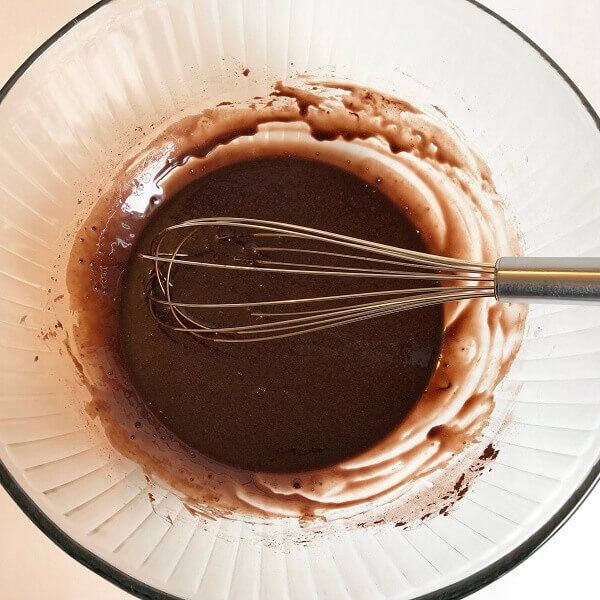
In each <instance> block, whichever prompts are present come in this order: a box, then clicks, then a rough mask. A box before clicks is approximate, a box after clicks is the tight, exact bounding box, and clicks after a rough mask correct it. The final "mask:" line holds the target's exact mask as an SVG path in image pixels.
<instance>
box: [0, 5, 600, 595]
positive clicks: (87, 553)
mask: <svg viewBox="0 0 600 600" xmlns="http://www.w3.org/2000/svg"><path fill="white" fill-rule="evenodd" d="M114 1H115V0H99V1H98V2H96V3H95V4H93V5H92V6H90V7H89V8H87V9H86V10H84V11H83V12H82V13H81V14H79V15H78V16H76V17H75V18H73V19H71V20H70V21H69V22H68V23H66V24H65V25H64V26H63V27H61V28H60V29H59V30H58V31H57V32H56V33H54V34H53V35H52V36H50V37H49V38H48V39H47V40H46V41H45V42H44V43H43V44H41V45H40V46H39V47H38V48H37V49H36V50H35V51H34V52H33V53H32V54H31V55H30V56H29V57H28V58H27V59H25V61H24V62H23V63H22V64H21V65H20V66H19V67H18V68H17V70H16V71H15V72H14V73H13V74H12V75H11V77H9V79H8V80H7V81H6V83H5V84H4V85H3V86H2V88H1V89H0V103H2V101H3V100H4V99H5V98H6V96H7V95H8V93H9V92H10V90H11V89H12V88H13V86H14V85H15V84H16V83H17V81H18V80H19V79H20V78H21V77H22V76H23V75H24V74H25V73H26V71H27V70H28V69H29V68H30V67H31V65H33V63H34V62H35V61H36V60H37V59H38V58H39V57H40V56H42V54H44V53H45V52H46V51H47V50H48V49H49V48H50V47H51V46H53V45H54V44H55V42H57V41H58V40H59V39H60V38H62V37H63V36H64V35H66V34H67V33H68V32H69V31H70V30H71V29H73V28H74V27H75V26H76V25H77V24H79V23H80V22H81V21H83V20H85V19H87V18H88V17H90V16H91V15H93V14H94V13H96V11H98V10H99V9H100V8H102V7H103V6H105V5H107V4H109V3H112V2H114ZM460 1H464V2H467V3H468V4H471V5H472V6H473V7H475V8H477V9H479V10H481V11H482V12H484V13H486V14H487V15H488V16H490V17H491V18H493V19H496V20H497V21H498V22H499V23H500V24H501V25H504V26H505V27H507V28H508V29H509V30H510V31H512V32H513V33H514V34H516V35H517V36H518V37H520V38H521V39H522V40H523V41H524V42H525V43H526V44H528V45H529V46H531V48H533V50H535V51H536V52H537V53H538V54H539V56H540V57H541V58H542V60H544V61H545V62H546V63H548V65H549V66H550V67H552V68H553V69H554V70H555V71H556V73H557V74H558V75H559V76H560V77H561V78H562V79H563V80H564V82H565V83H566V84H567V85H568V86H569V87H570V88H571V90H572V91H573V92H574V94H575V95H576V96H577V98H578V99H579V101H580V102H581V104H582V105H583V108H584V109H585V110H586V111H587V113H588V114H589V115H590V117H591V118H592V121H593V122H594V124H595V125H596V128H597V129H598V131H599V132H600V116H599V115H598V113H597V112H596V111H595V110H594V108H593V106H592V104H591V103H590V102H589V100H588V99H587V98H586V97H585V95H584V94H583V92H582V91H581V90H580V89H579V88H578V87H577V85H576V84H575V83H574V82H573V80H572V79H571V78H570V77H569V76H568V75H567V74H566V73H565V71H564V70H563V69H562V68H561V67H560V66H559V65H558V64H557V63H556V61H555V60H554V59H552V58H551V57H550V56H549V55H548V54H547V53H546V52H545V51H544V50H543V49H542V48H541V47H540V46H538V44H536V43H535V42H534V41H533V40H532V39H531V38H530V37H529V36H527V35H526V34H525V33H523V32H522V31H521V30H520V29H518V28H517V27H515V26H514V25H513V24H512V23H511V22H510V21H508V20H507V19H505V18H504V17H501V16H500V15H499V14H497V13H496V12H494V11H493V10H491V9H490V8H488V7H487V6H484V5H483V4H481V2H479V1H478V0H460ZM598 481H600V459H598V460H597V461H596V462H595V464H594V465H593V466H592V468H591V469H590V471H589V472H588V474H587V475H586V477H585V479H584V481H583V483H581V484H580V485H579V486H578V487H577V489H576V490H575V491H574V492H573V493H572V494H571V496H570V497H569V498H568V499H567V501H566V502H565V503H564V504H563V505H562V506H561V507H560V508H559V509H558V510H557V511H556V512H555V513H554V515H552V517H551V518H550V519H549V520H548V521H547V522H546V523H545V524H544V525H542V526H541V527H540V528H539V529H538V530H537V531H535V532H534V533H533V534H532V535H531V536H530V537H529V538H528V539H527V540H525V541H524V542H522V543H521V544H520V545H519V546H517V547H516V548H514V549H513V550H511V551H510V552H509V553H507V554H506V555H505V556H503V557H501V558H500V559H498V560H496V561H494V562H493V563H491V564H490V565H488V566H486V567H484V568H483V569H480V570H479V571H477V572H475V573H472V574H471V575H468V576H467V577H464V578H463V579H461V580H460V581H457V582H455V583H452V584H450V585H448V586H445V587H443V588H440V589H439V590H437V591H433V592H429V593H426V594H424V595H421V596H418V597H417V598H415V599H414V600H459V599H460V598H464V597H465V596H468V595H470V594H472V593H474V592H476V591H477V590H480V589H481V588H483V587H485V586H487V585H488V584H490V583H492V582H493V581H495V580H496V579H499V578H500V577H502V576H503V575H505V574H506V573H508V572H509V571H511V570H512V569H514V568H515V567H516V566H518V565H519V564H521V563H522V562H523V561H524V560H525V559H526V558H528V557H529V556H531V555H532V554H533V553H534V552H536V551H537V550H539V549H540V548H541V547H542V546H543V545H544V544H545V543H546V542H547V541H548V540H550V539H551V538H552V537H553V536H554V535H555V534H556V533H557V532H558V531H559V530H560V529H561V528H562V526H563V525H564V524H565V523H566V522H567V521H568V520H569V519H570V518H571V517H572V516H573V514H574V513H575V511H576V510H577V509H578V508H579V507H580V506H581V504H582V503H583V501H584V500H585V499H586V498H587V497H588V496H589V494H590V493H591V491H592V490H593V489H594V487H595V486H596V484H597V483H598ZM0 484H1V485H2V486H3V487H4V489H5V490H6V491H7V492H8V494H9V496H10V497H11V498H12V499H13V500H14V501H15V502H16V503H17V505H18V506H19V508H20V509H21V510H22V511H23V512H24V513H25V515H26V516H27V517H29V519H30V520H31V521H32V522H33V523H34V525H36V526H37V527H38V529H40V531H42V533H44V534H45V535H46V536H47V537H48V538H49V539H50V540H52V541H53V542H54V543H55V544H56V545H57V546H58V547H59V548H61V549H62V550H64V551H65V552H66V553H67V554H68V555H69V556H71V557H72V558H74V559H75V560H76V561H77V562H79V563H80V564H82V565H84V566H85V567H87V568H88V569H90V570H91V571H93V572H94V573H96V574H97V575H100V576H101V577H103V578H104V579H106V580H107V581H110V582H111V583H113V584H114V585H116V586H117V587H119V588H121V589H122V590H124V591H126V592H129V593H130V594H132V595H133V596H136V597H137V598H141V599H143V600H181V598H180V597H179V596H174V595H172V594H169V593H168V592H163V591H162V590H159V589H158V588H155V587H153V586H151V585H148V584H146V583H143V582H142V581H140V580H138V579H136V578H135V577H132V576H131V575H128V574H127V573H125V572H124V571H121V570H120V569H118V568H116V567H115V566H113V565H112V564H110V563H109V562H108V561H106V560H104V559H102V558H100V557H99V556H98V555H96V554H95V553H94V552H92V551H91V550H88V549H87V548H85V547H84V546H82V545H81V544H80V543H79V542H77V541H75V540H74V539H73V538H71V537H70V536H69V535H68V534H67V533H66V532H64V531H63V530H62V529H61V528H60V527H59V526H58V525H57V524H56V523H54V521H52V519H50V517H48V516H47V515H46V514H45V513H44V512H43V510H42V509H41V508H40V507H39V506H38V505H37V504H36V503H35V502H34V501H33V500H32V499H31V497H30V496H29V495H28V494H27V493H26V492H25V490H24V489H23V488H22V487H21V486H20V485H19V483H18V482H17V481H16V479H15V478H14V477H13V476H12V475H11V473H10V471H9V470H8V468H7V467H6V465H5V464H4V463H3V461H2V460H1V459H0Z"/></svg>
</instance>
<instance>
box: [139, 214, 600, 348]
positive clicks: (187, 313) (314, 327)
mask: <svg viewBox="0 0 600 600" xmlns="http://www.w3.org/2000/svg"><path fill="white" fill-rule="evenodd" d="M139 256H140V257H142V258H143V259H146V260H149V261H151V262H152V263H153V268H152V271H151V275H150V278H149V280H148V285H147V289H146V297H147V300H148V305H149V307H150V311H151V313H152V315H153V316H154V318H155V319H156V320H157V321H158V322H159V323H160V324H161V325H163V326H164V327H167V328H170V329H173V330H176V331H185V332H187V333H190V334H192V335H195V336H197V337H200V338H203V339H209V340H213V341H218V342H252V341H261V340H262V341H264V340H272V339H276V338H283V337H289V336H295V335H300V334H304V333H309V332H314V331H318V330H323V329H328V328H331V327H338V326H341V325H346V324H350V323H355V322H358V321H363V320H365V319H372V318H374V317H380V316H383V315H389V314H391V313H396V312H401V311H405V310H409V309H416V308H422V307H426V306H431V305H435V304H440V303H444V302H453V301H461V300H471V299H475V298H487V297H495V298H496V299H497V300H498V301H500V302H525V303H534V302H557V303H566V304H571V303H579V302H600V258H526V257H517V258H500V259H499V260H498V261H496V263H495V264H492V263H485V262H471V261H463V260H457V259H454V258H448V257H443V256H435V255H432V254H426V253H422V252H415V251H411V250H405V249H402V248H395V247H393V246H387V245H384V244H378V243H375V242H370V241H366V240H361V239H357V238H353V237H348V236H345V235H340V234H336V233H331V232H328V231H320V230H318V229H312V228H309V227H300V226H297V225H291V224H288V223H278V222H273V221H263V220H257V219H243V218H229V217H223V218H203V219H192V220H189V221H185V222H183V223H180V224H177V225H173V226H171V227H167V228H166V229H163V230H162V231H161V232H160V233H159V234H158V235H157V236H156V237H155V238H154V240H153V243H152V247H151V250H150V253H148V254H143V253H140V254H139ZM207 256H208V257H209V258H210V260H209V259H208V258H207ZM190 269H204V270H211V269H212V270H214V269H225V270H230V271H234V272H235V273H236V274H238V275H240V276H241V274H242V273H243V272H246V273H263V274H267V275H271V276H272V275H273V274H277V277H285V276H287V275H289V276H290V277H308V276H312V277H314V276H317V277H337V278H363V279H366V278H368V279H371V280H386V281H387V282H388V285H389V282H398V283H396V284H395V287H396V288H397V289H377V290H374V291H364V292H359V293H357V292H353V293H346V294H343V293H340V294H335V295H321V296H318V295H317V296H314V297H306V298H295V297H292V298H280V299H273V298H269V299H266V300H261V299H260V298H259V297H258V295H259V289H257V290H256V298H252V299H251V300H249V301H247V298H245V299H244V301H242V302H212V303H211V302H198V301H194V298H188V297H186V293H184V292H186V290H182V289H179V285H184V283H185V282H186V281H187V283H185V286H186V287H188V288H189V281H190V279H189V277H190ZM182 272H185V273H187V275H186V279H183V278H182V279H181V282H179V280H180V278H181V277H182V275H181V273H182ZM207 272H208V271H205V273H207ZM196 273H197V271H196ZM213 275H214V272H213ZM400 282H402V284H401V283H400ZM427 282H431V283H432V285H430V286H428V285H427ZM380 283H381V281H380ZM407 283H411V284H412V283H415V287H408V288H407V287H406V285H407ZM198 285H200V286H201V285H202V281H201V280H200V281H199V282H198ZM261 285H262V284H260V285H257V287H259V288H260V291H263V290H264V286H263V287H261ZM196 287H197V286H196ZM235 287H236V286H235V284H232V283H231V281H229V287H228V288H227V289H231V290H234V289H235ZM373 287H375V285H373ZM379 287H381V285H380V286H379ZM393 287H394V286H393ZM211 289H212V290H215V289H217V288H215V287H214V285H213V287H212V288H211ZM187 291H188V292H189V289H188V290H187ZM206 291H207V292H210V291H211V290H210V289H209V290H206ZM222 291H223V290H221V293H222ZM225 291H227V290H225ZM188 295H189V294H188ZM217 321H219V322H217ZM220 321H224V323H223V324H222V323H221V322H220ZM234 321H235V322H234Z"/></svg>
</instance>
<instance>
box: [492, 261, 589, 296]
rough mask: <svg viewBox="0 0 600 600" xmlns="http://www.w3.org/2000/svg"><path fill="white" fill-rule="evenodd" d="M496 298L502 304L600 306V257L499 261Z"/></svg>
mask: <svg viewBox="0 0 600 600" xmlns="http://www.w3.org/2000/svg"><path fill="white" fill-rule="evenodd" d="M495 295H496V299H497V300H499V301H500V302H524V303H527V304H532V303H538V302H541V303H547V302H551V303H556V304H579V303H593V302H597V303H599V304H600V258H587V257H585V258H538V257H524V256H523V257H516V258H500V259H498V261H497V262H496V277H495Z"/></svg>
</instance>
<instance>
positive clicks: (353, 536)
mask: <svg viewBox="0 0 600 600" xmlns="http://www.w3.org/2000/svg"><path fill="white" fill-rule="evenodd" d="M246 68H247V69H249V70H250V73H249V76H248V77H242V78H240V77H237V76H236V77H234V76H233V74H234V73H235V74H237V75H239V72H240V71H242V70H244V69H246ZM304 72H307V73H310V74H311V75H316V76H321V77H335V78H347V79H350V80H353V81H355V82H360V83H362V84H365V85H368V86H372V87H376V88H379V89H381V90H383V91H386V92H389V93H392V94H395V95H398V96H401V97H410V98H412V99H415V100H416V101H418V102H419V103H421V104H431V105H437V106H440V107H442V108H443V109H444V110H445V111H446V112H447V113H448V115H449V117H450V119H451V120H452V121H453V122H454V123H456V124H457V125H458V126H459V127H460V128H461V129H462V131H463V132H464V134H465V136H466V137H467V138H468V139H469V140H470V141H471V142H472V143H473V144H474V146H475V147H476V148H477V149H478V150H479V151H480V152H481V154H482V155H483V156H484V158H485V159H486V161H487V162H488V164H489V165H490V167H491V169H492V173H493V174H494V178H495V182H496V185H497V187H498V189H499V191H500V192H501V193H502V194H503V195H504V196H505V197H506V198H507V200H508V202H509V204H510V207H511V209H512V211H513V212H514V214H515V215H516V217H517V219H518V222H519V224H520V227H521V229H522V231H523V234H524V241H525V245H526V248H527V252H528V253H529V254H532V255H564V256H583V255H600V241H599V238H598V230H599V227H600V170H599V169H598V164H600V131H599V124H600V121H599V118H598V116H597V115H596V114H595V113H594V111H593V110H592V108H591V107H590V105H589V103H588V102H587V101H586V99H585V98H584V97H583V96H582V95H581V93H580V92H579V91H578V90H577V89H576V87H575V86H574V85H573V83H572V82H571V81H570V80H569V78H568V77H567V76H566V75H565V73H563V72H562V71H561V69H560V68H559V67H558V66H557V65H556V64H555V63H553V62H552V60H551V59H550V58H549V57H548V56H546V55H545V54H544V53H543V51H541V50H540V49H539V48H537V47H536V46H535V45H534V44H533V43H532V42H531V41H530V40H529V39H527V38H526V37H525V36H524V35H523V34H522V33H520V32H519V31H517V30H516V29H515V28H513V27H512V26H511V25H510V24H509V23H507V22H505V21H503V20H502V19H500V18H499V17H497V16H496V15H494V14H493V13H491V12H490V11H488V10H487V9H485V8H483V7H481V6H480V5H479V4H477V3H476V2H469V1H462V2H461V1H457V0H423V1H421V2H414V1H412V0H389V1H388V0H378V1H375V2H369V3H366V2H361V1H360V0H344V1H342V0H305V1H303V2H295V1H293V0H155V1H141V0H112V1H108V2H99V3H98V4H96V5H95V6H93V7H92V8H90V9H89V10H88V11H86V12H85V13H84V14H83V15H81V16H80V17H79V18H77V19H75V20H73V21H72V22H71V23H69V24H68V25H66V26H65V27H64V28H63V29H62V30H61V31H59V32H58V33H57V34H56V35H55V36H53V37H52V38H51V39H50V40H48V42H47V43H46V44H44V45H43V46H42V47H41V48H40V49H39V50H38V51H37V52H36V53H35V54H34V55H33V56H32V57H30V58H29V59H28V60H27V61H26V62H25V64H24V65H23V66H22V67H21V68H20V69H19V70H18V71H17V72H16V73H15V75H14V76H13V77H12V78H11V79H10V80H9V82H8V83H7V84H6V85H5V86H4V88H3V89H2V91H1V92H0V157H1V158H0V201H1V203H2V214H1V215H0V227H1V231H2V237H1V242H0V280H1V291H0V311H1V317H0V336H1V339H0V381H1V384H0V461H1V462H0V480H1V481H2V483H3V485H4V486H5V487H6V488H7V490H8V491H9V493H10V494H11V495H12V496H13V498H14V499H15V500H16V501H17V502H18V503H19V505H20V506H21V508H22V509H23V510H24V511H25V512H26V513H27V514H28V515H29V516H30V518H31V519H32V520H33V521H34V522H35V523H36V524H37V525H38V526H39V527H40V529H42V530H43V531H44V532H45V533H46V534H47V535H48V536H49V537H50V538H52V539H53V540H54V541H55V542H56V543H57V544H58V545H59V546H61V547H62V548H63V549H64V550H66V551H67V552H68V553H69V554H71V555H72V556H73V557H74V558H76V559H77V560H79V561H80V562H82V563H83V564H85V565H87V566H88V567H90V568H91V569H93V570H94V571H96V572H97V573H99V574H100V575H102V576H104V577H106V578H107V579H109V580H111V581H113V582H114V583H116V584H117V585H120V586H121V587H123V588H124V589H126V590H128V591H130V592H132V593H133V594H136V595H138V596H139V597H141V598H157V599H165V598H211V599H217V598H223V599H232V600H233V599H237V598H239V599H244V600H249V599H259V600H267V599H277V600H282V599H286V598H289V599H290V600H293V599H298V600H300V599H302V600H307V599H311V598H315V599H321V598H339V599H343V598H348V599H367V598H368V599H370V598H383V599H395V600H401V599H402V600H404V599H409V598H410V599H414V598H421V599H424V598H432V599H433V598H437V599H450V598H459V597H462V596H464V595H466V594H468V593H470V592H472V591H474V590H475V589H477V588H479V587H481V586H483V585H485V584H486V583H488V582H490V581H491V580H493V579H494V578H496V577H498V576H500V575H501V574H503V573H504V572H506V571H507V570H508V569H510V568H512V567H514V566H515V565H516V564H518V563H519V562H520V561H521V560H523V559H524V558H526V557H527V556H528V555H529V554H530V553H531V552H533V551H534V550H536V549H537V548H538V547H539V546H540V545H541V544H542V543H544V542H545V541H546V540H547V539H548V538H549V537H550V536H551V535H552V534H553V533H554V532H555V531H556V530H557V529H558V528H559V527H560V525H561V524H562V523H563V522H564V521H565V519H567V518H568V517H569V515H570V514H571V513H572V512H573V511H574V510H575V509H576V507H577V506H578V504H579V503H580V502H581V501H582V500H583V498H584V497H585V496H586V494H587V493H588V492H589V490H590V489H591V488H592V486H593V485H594V483H595V482H596V480H597V478H598V475H599V472H600V467H599V462H598V458H599V454H600V391H599V390H600V368H599V365H600V310H598V309H593V308H589V307H560V308H557V307H543V306H537V307H533V308H532V309H531V311H530V315H529V318H528V327H527V332H526V336H525V340H524V342H523V345H522V348H521V351H520V353H519V355H518V357H517V360H516V362H515V363H514V365H513V368H512V370H511V371H510V373H509V375H508V376H507V378H506V380H505V382H504V383H503V385H502V387H501V388H500V389H499V390H498V393H497V400H498V404H499V406H501V405H503V404H504V406H505V408H506V407H507V405H509V406H508V408H510V410H511V415H512V418H511V421H510V424H509V425H508V426H507V427H506V428H504V429H503V430H502V432H501V434H500V435H499V437H498V438H497V439H496V440H495V445H496V447H497V448H498V449H499V450H500V453H499V457H498V459H497V460H496V462H495V463H494V465H493V468H492V469H491V470H490V471H489V472H485V473H484V474H483V475H482V476H481V477H480V478H479V479H478V480H477V481H476V483H475V484H474V485H473V486H472V487H471V488H470V489H469V492H468V493H467V494H466V495H465V496H464V497H463V498H462V500H461V501H460V503H459V504H458V506H457V508H456V510H455V511H454V512H452V513H451V514H450V515H449V516H439V517H437V518H434V519H431V520H429V521H426V522H423V523H422V524H420V525H419V526H417V527H414V528H412V529H410V530H406V531H403V530H401V528H393V527H392V528H390V527H379V528H377V527H375V528H366V529H359V530H353V531H346V532H342V533H340V532H338V533H336V534H335V535H330V536H325V537H320V538H318V539H315V540H311V541H309V542H307V543H306V544H302V545H298V544H283V546H281V545H279V546H273V547H271V546H269V545H265V544H261V543H260V542H258V541H257V540H256V539H255V538H253V537H252V536H251V535H249V533H248V531H247V528H246V525H244V524H243V523H239V522H236V521H232V520H222V521H218V522H214V523H210V524H208V525H206V524H205V523H203V522H201V521H199V520H198V519H197V518H196V517H194V516H193V515H191V514H189V513H188V512H187V511H186V510H184V508H183V505H182V503H181V502H180V501H179V500H178V498H177V497H176V496H175V495H174V494H173V493H172V492H171V491H170V490H168V489H164V488H159V489H156V488H152V489H153V491H152V493H153V501H152V502H149V501H148V490H149V487H148V486H149V484H148V482H147V481H146V479H145V477H144V474H143V473H142V471H141V470H140V468H139V467H137V465H135V464H133V463H131V462H129V461H128V460H126V459H125V458H123V457H119V456H115V453H114V452H111V451H110V449H109V448H108V447H107V443H106V440H105V439H104V438H103V437H102V433H101V432H99V431H97V430H96V429H95V427H94V426H93V424H90V423H89V421H88V420H87V419H86V417H85V414H84V412H83V410H82V405H83V402H84V400H85V399H86V392H85V389H84V388H83V387H82V386H81V385H78V384H77V383H76V382H77V379H76V377H75V373H74V372H73V369H74V367H73V362H72V361H71V360H70V358H69V357H68V356H67V355H66V353H65V352H64V351H62V349H61V350H59V347H58V346H57V345H53V344H51V343H50V341H51V339H50V338H52V337H53V333H52V332H53V331H54V330H56V328H57V326H59V325H60V324H59V323H58V322H57V321H58V320H60V318H69V315H68V314H66V315H63V313H64V312H65V311H66V309H64V308H61V306H63V305H64V301H63V303H62V304H61V301H60V300H61V299H60V298H59V296H61V293H60V285H61V282H57V281H54V280H53V279H52V277H53V276H54V275H53V274H54V273H56V271H57V268H59V267H60V265H61V264H62V263H61V261H64V260H65V257H66V254H68V245H65V237H68V235H67V234H68V233H69V232H72V231H73V230H74V229H75V227H76V225H77V222H78V220H79V219H81V218H82V216H83V212H84V210H86V207H89V206H90V203H93V201H94V199H95V197H97V193H96V191H97V190H99V189H100V188H102V186H103V185H104V184H105V183H107V181H109V179H108V178H109V177H110V174H111V173H112V172H114V169H115V168H117V167H118V165H119V164H120V161H121V158H120V157H121V156H122V155H123V153H125V152H127V151H131V149H132V148H133V149H134V148H135V147H136V146H137V145H139V144H142V143H143V137H144V135H145V132H146V129H145V127H146V126H147V125H148V124H149V125H150V126H152V127H155V128H156V131H158V130H159V129H160V127H162V126H164V125H167V124H168V123H170V122H172V121H173V120H175V119H179V118H181V116H182V115H184V114H190V113H193V112H198V111H199V110H200V109H201V108H203V107H206V106H210V105H211V104H214V103H215V102H219V101H222V100H223V99H224V98H226V99H229V100H231V99H248V98H251V97H252V96H254V95H258V94H262V93H264V92H265V90H266V89H268V88H269V87H270V86H271V85H272V84H273V82H274V81H276V80H277V79H286V78H287V77H291V76H293V75H296V74H298V73H300V74H301V73H304ZM48 290H51V292H50V293H49V292H48ZM54 294H56V297H55V296H54ZM61 311H62V312H61ZM67 312H68V311H67ZM65 381H71V382H72V384H71V385H66V384H65ZM74 396H75V397H77V398H78V402H76V403H73V402H72V401H71V400H72V398H73V397H74ZM167 515H169V517H170V519H171V520H172V521H173V524H171V523H170V522H169V521H168V520H167V519H166V516H167Z"/></svg>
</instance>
